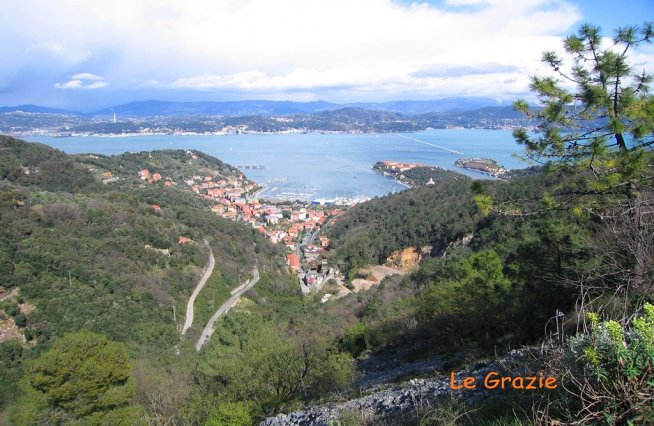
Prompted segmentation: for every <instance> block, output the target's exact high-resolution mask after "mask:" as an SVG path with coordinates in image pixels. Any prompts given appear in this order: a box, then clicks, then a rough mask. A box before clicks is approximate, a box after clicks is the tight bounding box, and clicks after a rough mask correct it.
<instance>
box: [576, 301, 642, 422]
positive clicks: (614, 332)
mask: <svg viewBox="0 0 654 426" xmlns="http://www.w3.org/2000/svg"><path fill="white" fill-rule="evenodd" d="M588 319H589V320H590V324H591V330H590V333H587V334H578V335H577V336H575V337H573V338H571V339H570V340H569V343H568V357H567V362H571V363H572V364H567V367H566V369H565V371H564V378H567V379H568V380H569V382H570V385H571V386H566V389H567V390H568V391H569V392H571V393H572V394H573V396H574V399H575V400H576V402H577V403H578V407H577V409H578V412H577V414H576V415H574V417H575V420H577V421H578V422H581V423H583V424H587V423H599V422H602V423H606V424H611V425H614V424H653V422H654V379H653V378H652V372H653V366H654V305H651V304H645V306H644V308H643V314H642V315H641V316H639V317H637V318H635V319H634V320H633V321H631V323H630V324H626V325H621V324H620V323H618V322H616V321H612V320H611V321H600V319H599V316H598V315H597V314H593V313H590V314H588ZM564 362H566V361H564Z"/></svg>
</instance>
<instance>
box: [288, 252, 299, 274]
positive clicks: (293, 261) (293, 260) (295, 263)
mask: <svg viewBox="0 0 654 426" xmlns="http://www.w3.org/2000/svg"><path fill="white" fill-rule="evenodd" d="M286 263H288V266H290V267H291V269H292V270H294V271H296V272H297V271H299V270H300V259H298V258H297V255H296V254H294V253H291V254H289V255H287V256H286Z"/></svg>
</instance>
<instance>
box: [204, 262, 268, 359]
mask: <svg viewBox="0 0 654 426" xmlns="http://www.w3.org/2000/svg"><path fill="white" fill-rule="evenodd" d="M258 281H259V269H258V268H257V266H256V264H255V266H254V268H252V279H251V280H247V281H246V282H244V283H243V284H242V285H241V286H240V287H238V288H239V290H238V291H237V292H235V293H234V294H233V295H232V296H231V297H230V298H229V299H227V301H226V302H225V303H223V304H222V305H221V306H220V308H218V310H217V311H216V313H215V314H213V316H212V317H211V319H210V320H209V322H208V323H207V326H206V327H204V330H203V331H202V335H201V336H200V338H199V339H198V341H197V343H196V344H195V350H196V351H198V352H200V349H202V346H204V344H205V343H207V341H208V340H209V338H210V337H211V335H212V334H213V325H214V323H215V322H216V321H217V320H218V318H220V316H221V315H223V314H225V313H226V312H227V311H229V310H230V309H231V308H232V306H234V304H235V303H236V302H237V301H238V299H239V298H240V297H241V295H242V294H243V293H245V292H246V291H248V290H249V289H251V288H252V287H254V285H255V284H256V283H257V282H258Z"/></svg>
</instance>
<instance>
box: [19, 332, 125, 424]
mask: <svg viewBox="0 0 654 426" xmlns="http://www.w3.org/2000/svg"><path fill="white" fill-rule="evenodd" d="M24 379H25V383H24V386H25V388H26V390H25V392H26V395H25V397H24V398H23V400H21V401H20V402H19V404H18V405H17V406H16V407H14V410H17V411H22V410H23V409H22V406H23V405H27V406H30V405H32V404H33V405H32V406H36V407H37V409H36V410H35V412H33V413H32V414H33V415H34V416H35V418H34V419H33V421H34V422H43V421H45V422H48V423H50V422H54V423H70V422H76V421H77V422H83V423H85V424H109V423H113V422H115V423H114V424H130V423H132V422H134V420H135V418H136V411H135V410H134V408H130V407H129V406H130V403H131V402H132V399H133V397H134V383H133V381H131V380H130V365H129V361H128V359H127V349H126V348H125V346H124V345H122V344H120V343H116V342H112V341H110V340H108V339H107V338H106V337H104V336H101V335H98V334H94V333H90V332H79V333H74V334H67V335H66V336H64V337H63V338H61V339H58V340H57V341H55V342H54V343H53V345H52V347H51V348H50V349H49V350H48V351H46V352H44V353H43V354H42V355H41V356H40V357H39V358H38V359H36V360H34V361H32V362H30V363H29V364H28V367H27V369H26V372H25V377H24ZM19 418H20V417H19ZM21 420H23V421H24V420H25V419H24V418H23V419H21ZM23 421H19V422H18V423H19V424H24V423H23Z"/></svg>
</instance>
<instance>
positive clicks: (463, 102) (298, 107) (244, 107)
mask: <svg viewBox="0 0 654 426" xmlns="http://www.w3.org/2000/svg"><path fill="white" fill-rule="evenodd" d="M505 105H507V103H506V102H501V101H497V100H495V99H492V98H483V97H449V98H443V99H437V100H416V101H414V100H402V101H389V102H354V103H333V102H326V101H313V102H294V101H270V100H245V101H201V102H179V101H161V100H146V101H135V102H129V103H126V104H119V105H113V106H110V107H106V108H102V109H100V110H96V111H91V112H78V111H74V110H68V109H64V108H50V107H45V106H40V105H18V106H5V107H0V113H6V112H18V111H22V112H27V113H49V114H72V115H80V116H87V117H103V116H113V114H114V113H115V114H116V115H119V116H123V117H132V118H137V117H153V116H174V115H219V116H227V117H239V116H247V115H293V114H315V113H318V112H323V111H333V110H337V109H341V108H361V109H366V110H376V111H388V112H395V113H400V114H406V115H417V114H424V113H428V112H456V111H469V110H474V109H478V108H482V107H487V106H489V107H492V106H505Z"/></svg>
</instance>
